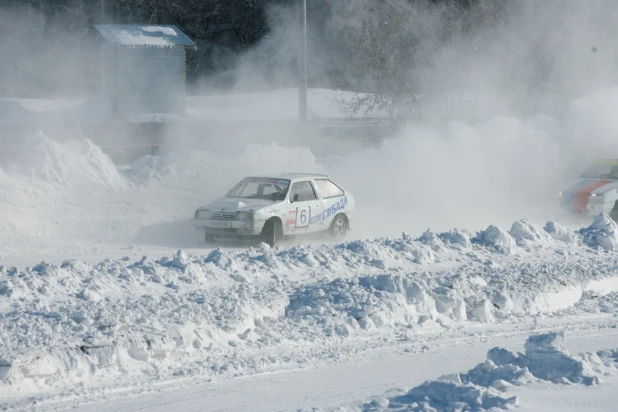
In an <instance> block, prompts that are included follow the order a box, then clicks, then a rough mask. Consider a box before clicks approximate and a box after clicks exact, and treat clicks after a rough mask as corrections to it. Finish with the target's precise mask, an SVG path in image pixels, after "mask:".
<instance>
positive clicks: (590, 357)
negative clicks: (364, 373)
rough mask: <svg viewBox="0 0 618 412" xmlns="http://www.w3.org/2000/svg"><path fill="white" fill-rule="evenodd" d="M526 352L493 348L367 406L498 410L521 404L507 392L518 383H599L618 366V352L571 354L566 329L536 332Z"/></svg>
mask: <svg viewBox="0 0 618 412" xmlns="http://www.w3.org/2000/svg"><path fill="white" fill-rule="evenodd" d="M524 347H525V354H521V353H519V354H514V353H512V352H510V351H508V350H506V349H503V348H498V347H496V348H493V349H491V350H490V351H489V352H488V353H487V360H486V361H485V362H484V363H481V364H479V365H477V366H476V367H475V368H473V369H471V370H469V371H468V372H466V373H456V374H451V375H446V376H442V377H440V378H438V379H437V380H434V381H427V382H425V383H423V384H422V385H420V386H417V387H415V388H412V389H410V390H409V391H408V392H407V393H406V394H404V395H400V396H395V397H391V398H385V397H380V398H377V399H375V400H373V401H371V402H369V403H366V404H364V405H363V406H362V407H361V408H360V409H361V410H362V411H367V412H368V411H372V412H377V411H387V410H393V409H395V410H413V411H452V410H474V411H485V410H497V409H512V408H513V407H516V406H518V405H519V401H518V399H517V397H515V396H508V395H507V394H505V392H507V391H508V389H509V387H510V386H512V385H515V386H521V385H525V384H528V383H530V382H539V381H546V382H550V383H556V384H584V385H596V384H598V383H599V380H600V378H602V377H603V376H608V375H615V374H616V373H617V372H618V368H617V366H618V363H616V352H617V351H614V352H607V351H604V352H598V353H583V354H581V355H571V354H570V353H569V352H568V351H567V350H566V349H565V347H564V334H563V333H562V332H559V333H548V334H542V335H532V336H530V337H529V338H528V340H527V342H526V344H525V346H524Z"/></svg>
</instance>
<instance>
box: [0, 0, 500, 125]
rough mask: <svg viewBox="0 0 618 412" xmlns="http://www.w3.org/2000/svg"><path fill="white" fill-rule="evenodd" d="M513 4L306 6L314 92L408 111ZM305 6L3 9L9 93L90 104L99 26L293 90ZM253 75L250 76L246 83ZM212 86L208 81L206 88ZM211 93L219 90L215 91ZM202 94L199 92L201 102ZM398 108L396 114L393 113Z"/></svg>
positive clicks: (225, 76) (205, 75)
mask: <svg viewBox="0 0 618 412" xmlns="http://www.w3.org/2000/svg"><path fill="white" fill-rule="evenodd" d="M506 2H507V0H307V7H308V26H309V29H308V33H309V34H308V36H309V40H308V41H309V55H310V56H309V85H310V87H331V88H340V89H348V90H355V91H360V92H369V93H370V95H368V96H364V97H362V98H359V99H358V100H357V101H356V102H355V103H354V104H353V105H352V106H351V107H350V108H349V109H350V111H351V112H360V111H363V110H367V109H371V110H386V111H388V112H390V113H391V114H393V115H395V114H396V113H395V111H400V110H402V109H403V110H404V111H405V110H406V107H408V106H410V105H412V104H413V101H414V94H415V91H416V90H417V89H418V82H419V81H422V79H423V71H426V70H430V65H431V63H430V61H429V59H428V56H429V55H430V54H431V52H432V50H434V49H435V48H436V47H439V45H440V44H442V43H446V42H448V41H449V40H450V39H452V38H454V37H456V36H458V35H461V33H464V32H466V31H474V30H475V27H476V26H477V25H478V23H479V22H480V21H489V20H491V19H496V16H499V15H500V11H501V10H503V7H502V5H503V4H505V3H506ZM298 5H299V0H0V54H1V56H2V59H1V63H0V81H1V83H0V94H2V93H3V89H4V94H5V95H7V94H9V95H10V94H13V95H15V94H21V95H24V94H31V95H33V96H39V95H42V94H47V95H49V94H53V93H56V94H58V93H60V94H73V93H83V94H87V93H88V92H89V91H91V90H90V89H91V88H92V87H93V86H92V81H91V79H92V76H93V75H94V72H95V71H96V56H94V55H93V54H92V53H91V51H90V48H89V45H88V43H87V41H85V40H86V39H88V38H89V36H92V35H93V28H92V25H93V24H96V23H140V24H175V25H176V26H178V27H179V28H180V29H181V30H182V31H183V32H185V33H186V34H187V35H188V36H189V37H190V38H191V39H192V40H193V41H194V42H195V43H196V44H197V46H198V48H197V50H196V51H194V52H191V53H190V54H189V61H188V79H189V81H190V82H191V83H193V84H206V85H207V87H210V86H212V85H213V84H216V85H217V86H218V87H219V88H223V89H225V88H226V87H231V86H233V85H234V84H236V83H237V82H238V80H239V76H240V74H239V67H241V66H243V64H245V65H247V64H249V66H248V67H249V68H248V69H247V70H246V71H247V72H249V73H250V76H249V77H251V76H252V75H253V74H255V77H256V78H257V77H260V78H262V79H265V81H267V82H268V83H269V84H272V85H274V86H284V87H290V86H292V87H293V86H294V85H295V76H296V72H295V71H296V67H297V54H296V52H297V45H298V22H299V20H298ZM244 76H245V77H247V73H246V72H245V73H244ZM203 79H209V81H203ZM211 88H212V87H211ZM200 91H204V90H203V89H202V90H198V92H200ZM395 107H396V108H397V109H396V110H393V108H395Z"/></svg>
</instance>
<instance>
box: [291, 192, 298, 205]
mask: <svg viewBox="0 0 618 412" xmlns="http://www.w3.org/2000/svg"><path fill="white" fill-rule="evenodd" d="M293 202H298V193H296V194H295V195H294V200H292V203H293Z"/></svg>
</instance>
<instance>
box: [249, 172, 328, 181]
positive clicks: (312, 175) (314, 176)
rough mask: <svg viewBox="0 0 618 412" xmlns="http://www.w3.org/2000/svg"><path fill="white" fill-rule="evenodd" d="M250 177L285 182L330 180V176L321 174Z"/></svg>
mask: <svg viewBox="0 0 618 412" xmlns="http://www.w3.org/2000/svg"><path fill="white" fill-rule="evenodd" d="M248 177H259V178H270V179H283V180H302V179H312V178H322V179H330V177H329V176H328V175H324V174H319V173H274V174H270V175H251V176H248Z"/></svg>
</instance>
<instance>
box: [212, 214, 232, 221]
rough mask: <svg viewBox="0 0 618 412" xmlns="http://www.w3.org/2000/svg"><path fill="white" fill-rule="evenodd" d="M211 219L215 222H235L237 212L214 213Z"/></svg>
mask: <svg viewBox="0 0 618 412" xmlns="http://www.w3.org/2000/svg"><path fill="white" fill-rule="evenodd" d="M210 218H211V219H214V220H234V219H235V218H236V212H213V213H212V214H211V215H210Z"/></svg>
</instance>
